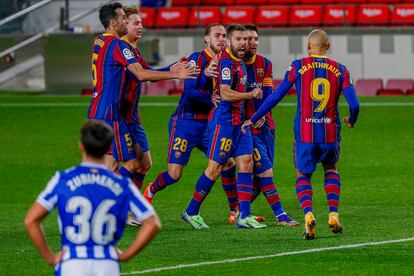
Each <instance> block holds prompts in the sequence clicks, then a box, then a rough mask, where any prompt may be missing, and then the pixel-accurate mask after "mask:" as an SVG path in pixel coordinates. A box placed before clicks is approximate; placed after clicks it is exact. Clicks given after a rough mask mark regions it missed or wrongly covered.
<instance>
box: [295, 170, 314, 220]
mask: <svg viewBox="0 0 414 276" xmlns="http://www.w3.org/2000/svg"><path fill="white" fill-rule="evenodd" d="M312 195H313V191H312V184H311V182H310V177H307V176H301V177H298V178H296V196H297V198H298V201H299V204H300V206H301V207H302V210H303V213H304V214H305V215H306V214H307V213H308V212H312Z"/></svg>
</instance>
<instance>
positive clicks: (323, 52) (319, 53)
mask: <svg viewBox="0 0 414 276" xmlns="http://www.w3.org/2000/svg"><path fill="white" fill-rule="evenodd" d="M308 53H309V56H326V50H322V49H310V50H309V51H308Z"/></svg>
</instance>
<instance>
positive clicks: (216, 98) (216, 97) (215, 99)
mask: <svg viewBox="0 0 414 276" xmlns="http://www.w3.org/2000/svg"><path fill="white" fill-rule="evenodd" d="M220 101H221V97H220V95H219V94H216V93H215V94H213V96H211V102H212V103H213V104H214V107H217V106H218V104H219V103H220Z"/></svg>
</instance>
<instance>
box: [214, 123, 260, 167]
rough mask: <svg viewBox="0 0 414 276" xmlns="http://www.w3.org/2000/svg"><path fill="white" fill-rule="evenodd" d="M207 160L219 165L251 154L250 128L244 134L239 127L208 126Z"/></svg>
mask: <svg viewBox="0 0 414 276" xmlns="http://www.w3.org/2000/svg"><path fill="white" fill-rule="evenodd" d="M208 132H209V136H210V139H209V147H208V158H209V159H210V160H213V161H216V162H217V163H219V164H225V163H227V160H228V159H229V158H230V157H237V156H242V155H246V154H252V153H253V139H252V133H251V132H250V128H247V129H246V133H245V134H244V133H243V132H242V130H241V126H231V125H219V124H214V123H210V124H209V130H208Z"/></svg>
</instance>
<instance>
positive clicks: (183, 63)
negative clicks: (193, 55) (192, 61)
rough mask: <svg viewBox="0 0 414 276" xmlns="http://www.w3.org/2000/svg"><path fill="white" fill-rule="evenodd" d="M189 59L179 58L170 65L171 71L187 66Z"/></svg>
mask: <svg viewBox="0 0 414 276" xmlns="http://www.w3.org/2000/svg"><path fill="white" fill-rule="evenodd" d="M187 67H188V61H186V60H178V61H177V62H176V63H174V64H173V65H171V66H170V71H172V72H177V71H178V70H180V69H183V68H187Z"/></svg>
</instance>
